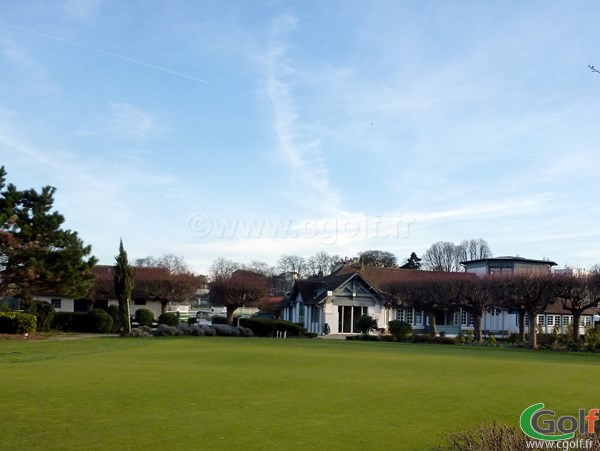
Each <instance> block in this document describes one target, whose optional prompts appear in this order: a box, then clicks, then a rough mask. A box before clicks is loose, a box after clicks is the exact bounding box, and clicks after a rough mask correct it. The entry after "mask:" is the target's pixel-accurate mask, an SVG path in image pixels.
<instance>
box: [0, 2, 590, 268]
mask: <svg viewBox="0 0 600 451" xmlns="http://www.w3.org/2000/svg"><path fill="white" fill-rule="evenodd" d="M598 17H600V4H599V3H598V2H594V1H590V2H586V1H576V2H566V1H565V2H559V1H528V2H522V1H486V2H481V1H421V0H419V1H399V0H397V1H390V2H385V1H379V2H356V1H345V2H344V1H310V0H307V1H302V2H291V1H275V0H273V1H262V2H261V1H255V2H247V1H237V2H236V1H227V2H223V1H176V0H170V1H157V2H145V1H134V0H131V1H127V2H118V1H112V0H90V1H84V0H71V1H53V2H49V1H47V0H46V1H35V0H30V1H27V2H2V3H0V164H3V165H5V166H6V169H7V171H8V174H9V177H8V178H9V181H11V182H13V183H15V184H17V186H19V187H21V188H26V187H38V188H39V187H41V186H43V185H47V184H50V185H53V186H56V187H57V190H58V191H57V194H56V207H57V209H58V210H59V211H60V212H61V213H63V214H64V215H65V217H66V226H67V227H69V228H71V229H74V230H77V231H78V232H79V234H80V236H81V238H82V239H83V240H84V241H85V242H86V243H88V244H91V245H92V247H93V251H94V254H95V255H96V256H98V257H99V259H100V261H101V262H102V263H106V264H111V263H112V262H113V257H114V255H116V252H117V248H118V241H119V238H120V237H123V240H124V243H125V246H126V249H127V250H128V253H129V255H130V258H131V259H133V258H137V257H143V256H147V255H155V256H158V255H162V254H165V253H174V254H177V255H181V256H183V257H184V258H185V259H186V261H187V262H188V263H189V264H190V265H191V266H192V267H193V268H194V269H195V270H197V271H199V272H206V271H207V270H208V267H209V266H210V264H211V262H212V261H213V260H214V259H215V258H217V257H226V258H231V259H233V260H237V261H241V262H249V261H251V260H263V261H266V262H268V263H270V264H275V262H276V261H277V259H278V257H279V256H281V255H282V254H298V255H302V256H310V255H313V254H314V253H316V252H317V251H320V250H325V251H327V252H329V253H330V254H338V255H342V256H354V255H356V253H357V252H359V251H361V250H366V249H383V250H387V251H390V252H393V253H395V254H396V255H397V256H398V258H399V259H400V260H403V259H404V258H406V257H408V255H410V253H411V252H412V251H416V252H417V254H419V255H421V254H422V253H423V252H424V251H425V250H426V249H427V248H428V247H429V246H430V245H431V244H432V243H434V242H436V241H440V240H441V241H454V242H459V241H461V240H463V239H470V238H480V237H481V238H484V239H486V240H487V241H488V243H489V244H490V246H491V248H492V251H493V252H494V255H517V254H518V255H520V256H523V257H529V258H549V259H552V260H554V261H556V262H557V263H558V264H559V265H561V266H562V265H567V264H568V265H572V266H581V267H589V266H591V265H592V264H595V263H600V228H599V227H598V224H599V223H600V204H599V202H598V198H599V197H600V196H599V194H600V188H599V184H598V178H599V177H598V171H599V170H600V127H599V126H598V121H599V118H600V100H599V99H600V74H597V73H593V72H591V71H590V70H589V69H588V67H587V66H588V64H592V65H594V64H595V65H597V66H598V67H600V51H599V50H598V49H599V44H600V27H599V26H598V23H597V18H598Z"/></svg>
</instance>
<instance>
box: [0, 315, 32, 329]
mask: <svg viewBox="0 0 600 451" xmlns="http://www.w3.org/2000/svg"><path fill="white" fill-rule="evenodd" d="M36 323H37V319H36V317H35V315H33V314H31V313H23V312H2V313H0V333H3V334H28V333H31V332H35V329H36V325H37V324H36Z"/></svg>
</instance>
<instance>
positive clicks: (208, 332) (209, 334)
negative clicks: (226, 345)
mask: <svg viewBox="0 0 600 451" xmlns="http://www.w3.org/2000/svg"><path fill="white" fill-rule="evenodd" d="M200 327H202V330H203V331H204V335H206V336H207V337H214V336H215V335H217V331H216V330H215V328H214V327H212V326H200Z"/></svg>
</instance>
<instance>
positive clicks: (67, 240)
mask: <svg viewBox="0 0 600 451" xmlns="http://www.w3.org/2000/svg"><path fill="white" fill-rule="evenodd" d="M55 191H56V189H55V188H53V187H51V186H46V187H44V188H42V190H41V191H40V192H38V191H36V190H34V189H28V190H25V191H21V190H18V189H17V187H16V186H15V185H13V184H8V185H6V171H5V170H4V167H0V296H3V295H6V294H11V295H15V296H18V297H21V298H24V299H31V298H32V297H33V296H34V295H35V293H38V292H41V291H55V292H58V293H60V294H62V295H65V296H71V297H74V298H78V297H84V296H86V295H87V294H88V292H89V290H90V287H91V283H92V281H93V279H94V276H93V274H92V272H91V269H92V268H93V267H94V265H95V264H96V261H97V260H96V258H95V257H93V256H92V255H91V251H92V249H91V247H90V246H85V245H84V244H83V242H82V241H81V240H80V239H79V237H78V236H77V232H73V231H71V230H64V229H62V224H63V223H64V221H65V219H64V217H63V216H62V215H61V214H60V213H58V212H57V211H54V210H53V204H54V193H55Z"/></svg>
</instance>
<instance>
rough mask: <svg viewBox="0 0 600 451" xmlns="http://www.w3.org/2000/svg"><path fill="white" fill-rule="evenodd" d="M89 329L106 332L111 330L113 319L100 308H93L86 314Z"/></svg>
mask: <svg viewBox="0 0 600 451" xmlns="http://www.w3.org/2000/svg"><path fill="white" fill-rule="evenodd" d="M87 316H88V325H89V329H88V330H89V331H90V332H95V333H100V334H107V333H109V332H112V330H113V319H112V318H111V316H110V315H109V314H108V313H106V312H105V311H104V310H102V309H94V310H92V311H91V312H89V313H88V314H87Z"/></svg>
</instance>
